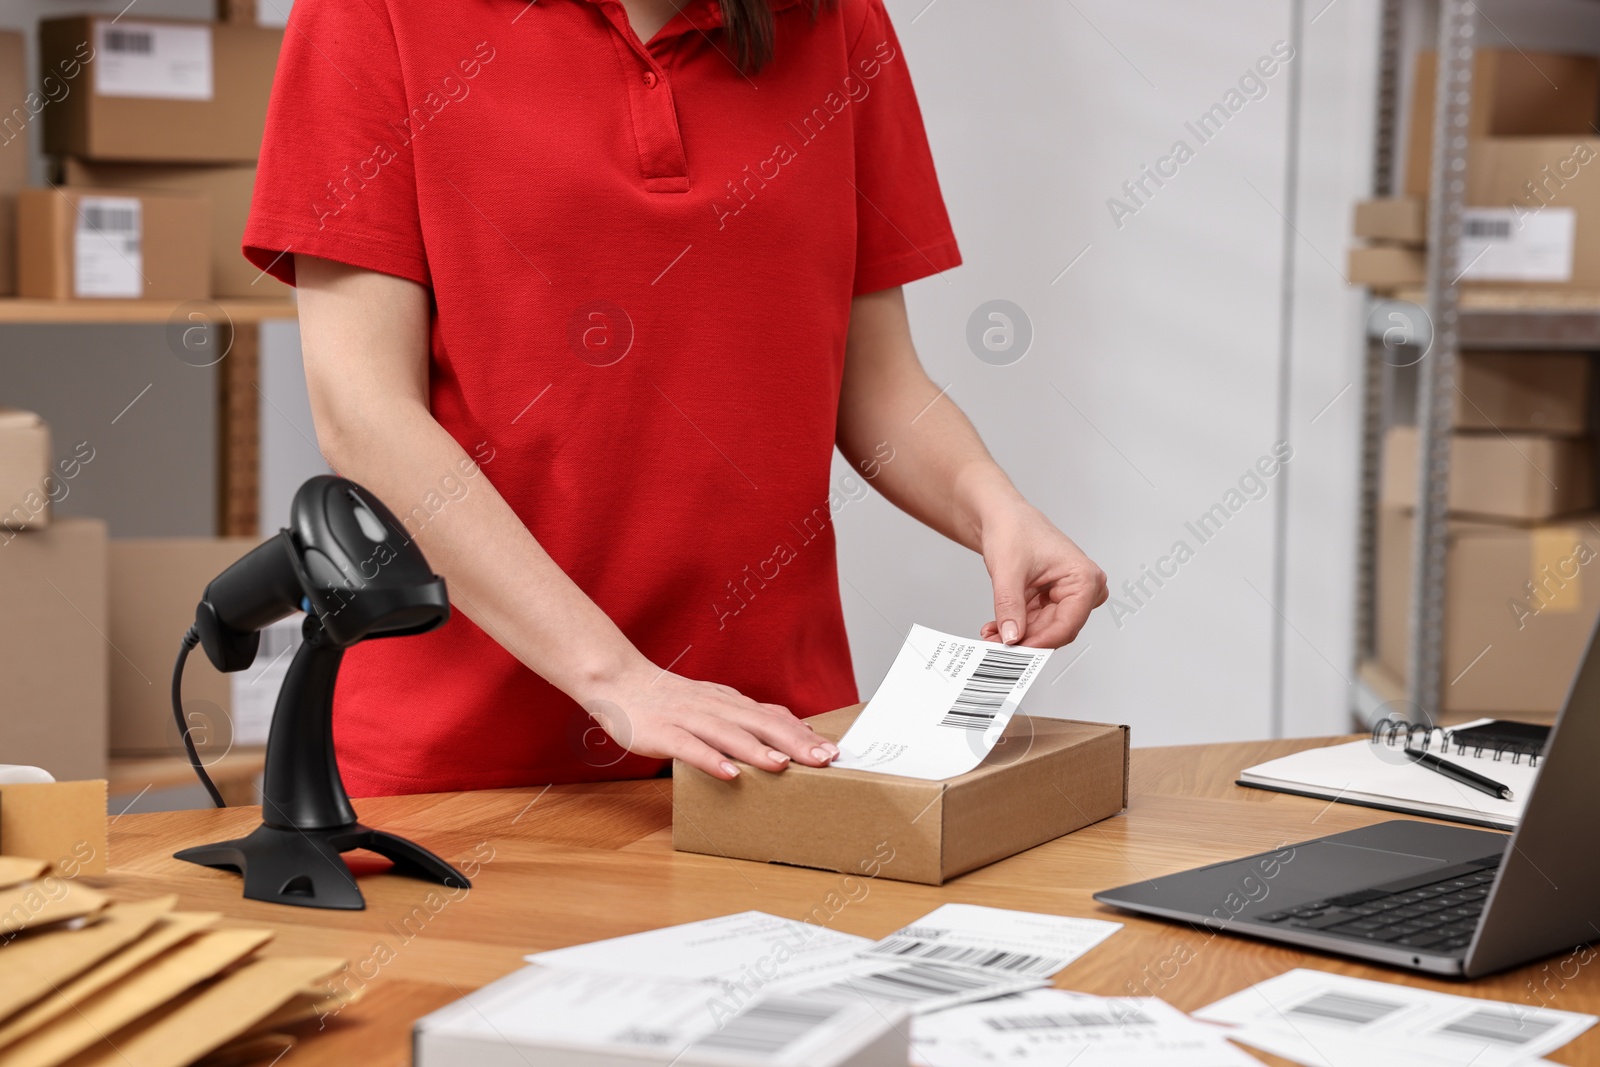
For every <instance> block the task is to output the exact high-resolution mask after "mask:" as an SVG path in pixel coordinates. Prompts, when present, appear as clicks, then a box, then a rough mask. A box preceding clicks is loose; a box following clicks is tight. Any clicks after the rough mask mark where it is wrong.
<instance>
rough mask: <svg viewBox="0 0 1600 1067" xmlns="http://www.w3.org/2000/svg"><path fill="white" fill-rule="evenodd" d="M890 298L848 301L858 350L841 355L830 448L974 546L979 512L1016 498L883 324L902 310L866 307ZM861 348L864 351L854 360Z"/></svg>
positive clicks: (912, 509) (963, 421) (905, 340)
mask: <svg viewBox="0 0 1600 1067" xmlns="http://www.w3.org/2000/svg"><path fill="white" fill-rule="evenodd" d="M898 299H899V293H898V290H891V291H889V292H886V293H874V294H871V295H870V296H866V297H860V298H858V299H857V309H858V311H857V314H856V316H855V319H854V321H853V322H852V329H851V337H850V346H851V348H852V349H857V350H858V351H854V352H851V353H850V354H848V355H847V357H846V367H847V370H846V375H845V381H844V389H843V393H842V395H841V398H840V402H839V423H838V429H837V441H838V445H839V450H840V452H841V453H842V454H843V455H844V457H845V458H846V459H847V460H849V461H850V464H851V466H852V467H854V468H855V469H856V470H858V471H860V472H862V474H863V475H864V476H866V477H868V478H870V480H871V481H872V484H873V485H874V487H876V488H877V490H878V491H879V492H880V493H882V494H883V495H884V497H885V498H887V499H888V500H889V501H890V503H892V504H894V505H895V506H896V507H898V508H900V509H901V510H902V511H905V512H906V513H907V514H909V515H911V516H912V517H913V518H915V519H917V520H919V521H920V522H923V523H925V524H926V525H928V526H930V527H932V528H933V529H935V530H937V531H938V532H939V533H941V534H944V535H945V536H946V537H949V538H950V539H951V540H953V541H956V542H957V543H959V544H962V545H965V546H966V547H967V548H970V549H973V550H974V551H979V550H981V540H982V531H983V522H984V519H985V517H986V516H990V515H993V514H995V513H997V512H999V511H1003V510H1006V509H1012V508H1016V507H1022V506H1026V503H1025V501H1023V499H1022V497H1021V495H1020V494H1019V493H1018V492H1017V490H1016V488H1015V487H1014V486H1013V485H1012V484H1011V480H1010V479H1009V478H1007V477H1006V474H1005V472H1004V471H1003V470H1001V469H1000V466H999V465H998V464H997V463H995V461H994V459H993V457H991V456H990V455H989V451H988V449H986V448H985V447H984V445H983V441H982V439H981V438H979V436H978V431H977V430H976V429H975V428H974V427H973V425H972V423H971V421H970V420H968V418H967V417H966V415H965V414H963V413H962V411H961V409H960V408H959V407H957V406H956V404H955V402H954V401H953V400H951V399H950V397H949V396H948V395H945V394H943V393H941V391H940V388H939V386H937V385H936V384H934V382H933V381H932V380H931V379H930V378H929V377H928V375H927V373H926V372H925V371H923V369H922V365H921V363H920V362H919V361H918V360H917V356H916V352H915V350H914V349H912V347H911V341H910V336H909V334H908V333H906V332H904V331H903V330H899V329H895V328H893V324H894V323H895V321H896V319H897V318H899V317H900V316H901V315H903V312H900V311H899V309H897V308H894V307H892V306H891V307H889V308H887V309H885V308H881V307H874V306H873V305H874V304H875V303H876V302H879V301H890V302H891V305H892V303H894V302H897V301H898ZM879 311H886V312H887V313H886V314H883V315H881V316H880V315H879V314H877V312H879ZM880 319H881V320H882V322H883V324H884V325H882V326H880V325H879V321H880ZM866 346H871V347H872V352H871V358H855V357H859V356H861V355H864V354H866V353H864V352H862V351H859V349H862V348H865V347H866ZM886 348H888V349H892V350H891V351H885V349H886ZM890 450H892V452H891V451H890ZM886 455H892V456H893V458H892V459H891V460H888V461H887V462H885V461H884V459H883V457H884V456H886Z"/></svg>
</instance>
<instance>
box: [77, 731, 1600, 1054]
mask: <svg viewBox="0 0 1600 1067" xmlns="http://www.w3.org/2000/svg"><path fill="white" fill-rule="evenodd" d="M1326 743H1328V739H1320V740H1319V739H1301V740H1293V741H1263V742H1247V743H1233V744H1216V745H1194V746H1184V747H1173V748H1146V749H1135V750H1134V752H1133V756H1132V769H1131V775H1132V780H1131V783H1130V801H1129V807H1128V810H1127V811H1126V812H1124V813H1123V814H1122V815H1119V816H1116V817H1114V818H1112V819H1108V820H1106V821H1104V822H1101V823H1097V824H1095V825H1093V826H1089V827H1086V828H1085V829H1083V830H1080V831H1078V832H1077V833H1074V834H1070V835H1068V836H1066V837H1063V838H1059V839H1057V840H1055V841H1052V842H1049V843H1047V844H1044V845H1040V846H1039V847H1037V848H1034V849H1031V850H1029V851H1028V852H1025V853H1022V854H1021V855H1018V856H1013V857H1011V858H1010V859H1006V860H1002V861H1001V862H999V863H996V864H993V865H991V866H989V867H985V868H983V869H981V870H978V871H974V872H972V873H971V874H968V875H965V876H963V877H961V878H957V879H955V880H954V881H951V882H948V883H946V884H945V885H943V886H937V887H935V886H925V885H912V884H909V883H904V882H894V881H889V880H887V879H884V878H879V879H876V880H874V881H872V882H870V883H868V889H867V891H866V892H865V893H864V894H863V893H862V892H861V890H860V888H859V885H857V886H856V887H855V888H854V889H852V890H850V891H849V897H848V898H847V897H845V896H844V893H845V891H846V889H845V887H842V886H841V880H842V876H841V875H839V874H833V873H829V872H825V871H812V870H804V869H801V868H796V867H784V866H777V865H768V864H759V863H749V862H745V861H742V860H731V859H724V858H721V857H717V856H703V855H696V854H691V853H683V852H674V851H673V850H672V783H671V781H670V780H666V779H656V780H649V781H636V782H610V783H603V784H595V785H557V786H546V787H535V788H528V789H503V790H492V791H486V792H478V793H444V794H430V795H422V796H411V797H390V798H382V799H370V800H362V801H357V802H356V809H357V811H358V812H359V814H360V816H361V818H362V821H363V822H365V823H366V824H368V825H370V826H374V827H378V828H382V829H386V830H390V831H392V832H395V833H399V834H403V835H406V836H408V837H411V838H412V839H414V840H415V841H417V842H418V843H420V844H422V845H423V846H424V847H427V848H429V849H432V850H433V851H435V852H437V853H438V854H440V855H442V856H444V857H445V858H447V859H451V860H455V861H459V862H463V863H465V862H468V861H472V860H476V861H477V863H478V865H479V866H478V869H477V874H476V875H475V877H474V879H473V888H472V890H471V891H470V892H468V893H467V894H466V895H464V896H458V897H457V898H456V899H454V900H447V899H445V898H443V897H441V896H440V895H439V894H438V892H437V887H434V886H431V885H429V884H427V883H423V882H418V881H412V880H409V879H405V878H399V877H393V876H389V875H384V874H381V873H379V871H380V868H381V866H382V863H381V861H376V860H372V861H370V862H366V863H363V861H362V858H361V857H359V856H356V857H355V858H353V861H352V862H353V865H354V866H355V867H356V868H357V873H358V876H360V877H361V887H362V890H363V892H364V893H365V894H366V898H367V909H366V910H365V911H360V912H334V911H320V910H315V909H301V908H287V907H280V906H275V905H270V904H264V903H259V902H256V901H248V900H244V899H243V898H242V897H241V896H240V883H239V879H238V877H237V876H236V875H232V874H228V873H225V872H219V871H210V870H206V869H204V868H200V867H195V866H193V865H191V864H187V863H180V862H178V861H177V860H174V859H172V858H171V853H172V852H173V851H174V850H175V849H177V848H180V847H185V846H188V845H194V844H203V843H206V842H210V841H215V840H219V839H223V838H229V837H235V836H240V835H243V834H245V833H247V832H249V831H250V830H251V829H253V828H254V827H255V825H256V824H257V822H258V820H259V817H260V813H259V809H256V808H234V809H227V810H223V811H216V810H206V811H189V812H167V813H161V814H151V815H124V816H120V817H118V818H116V819H115V820H114V821H113V823H112V826H111V873H110V874H109V875H106V876H103V877H96V878H88V879H86V881H89V882H90V883H91V884H93V885H95V886H97V887H103V888H106V889H109V890H111V891H112V893H113V895H114V896H116V897H118V898H119V899H125V900H133V899H140V898H144V897H149V896H155V895H158V894H161V893H168V892H176V893H178V894H179V896H180V899H181V906H182V907H183V908H186V909H191V910H207V911H220V912H222V913H223V914H224V915H225V916H226V917H227V921H228V923H229V924H231V925H239V926H255V927H267V928H271V929H273V930H274V931H276V937H275V938H274V939H273V941H272V942H271V943H270V945H269V946H268V949H267V951H268V952H271V953H278V954H299V955H320V956H326V955H341V956H347V957H348V958H349V959H350V960H351V973H350V975H349V976H347V983H346V984H347V985H349V986H351V987H361V988H362V990H363V993H364V995H363V997H362V998H361V999H360V1000H358V1001H356V1002H355V1003H354V1004H352V1005H350V1006H349V1007H347V1008H345V1009H344V1010H343V1011H342V1012H340V1013H339V1015H338V1017H336V1018H334V1019H333V1020H331V1021H330V1022H329V1023H328V1025H327V1026H326V1027H325V1028H324V1029H322V1030H321V1031H320V1032H319V1031H318V1029H317V1027H316V1026H314V1025H312V1026H310V1027H309V1028H306V1029H302V1031H301V1033H302V1036H303V1040H302V1043H301V1045H300V1047H298V1048H297V1049H296V1050H295V1052H294V1054H293V1059H294V1062H295V1064H296V1067H320V1065H323V1064H328V1065H336V1064H347V1063H356V1062H359V1063H362V1064H374V1065H380V1067H391V1065H402V1064H406V1063H408V1062H409V1047H408V1040H409V1030H410V1024H411V1022H412V1021H413V1020H414V1019H415V1018H417V1017H418V1016H421V1015H424V1014H426V1013H427V1012H429V1011H432V1010H433V1009H434V1008H437V1007H439V1006H441V1005H443V1004H445V1003H448V1002H449V1001H451V1000H454V999H456V998H457V997H459V996H461V995H463V994H465V993H468V992H470V991H471V990H472V989H474V988H476V987H477V986H480V985H483V984H484V983H486V982H489V981H491V980H493V979H495V978H498V977H500V976H501V975H504V974H506V973H508V972H510V971H512V970H515V969H516V968H517V967H519V966H521V964H522V956H523V955H524V954H525V953H528V952H535V951H542V950H546V949H553V948H560V947H563V946H567V945H575V944H579V943H582V942H586V941H593V940H597V939H600V938H606V937H615V936H618V935H621V934H628V933H635V932H638V931H641V930H648V929H653V928H656V927H661V926H668V925H672V924H674V923H681V922H689V921H692V920H695V919H705V918H709V917H712V916H716V915H725V914H729V913H731V912H738V911H745V910H749V909H757V910H761V911H767V912H772V913H774V914H777V915H783V916H788V917H790V918H796V919H799V918H804V917H806V916H808V915H811V914H812V913H813V912H815V911H816V909H817V908H818V905H819V904H820V905H824V907H825V908H827V910H829V911H833V915H834V917H833V920H832V922H831V923H830V926H831V927H832V928H833V929H837V930H842V931H845V932H847V933H852V934H860V935H863V936H867V937H872V938H879V937H882V936H884V935H886V934H888V933H890V932H891V931H893V930H895V929H898V928H899V927H901V926H903V925H905V924H907V923H909V922H910V921H912V920H914V919H916V918H919V917H920V916H922V915H924V914H926V913H927V912H929V911H931V910H932V909H933V908H935V907H937V906H938V905H940V904H943V903H947V902H962V903H972V904H987V905H993V906H995V907H1003V908H1015V909H1020V910H1026V911H1040V912H1051V913H1055V914H1060V915H1075V916H1084V917H1093V918H1104V919H1114V920H1116V921H1118V922H1122V923H1124V924H1125V926H1124V928H1123V929H1122V930H1121V931H1119V932H1118V933H1117V934H1115V935H1114V936H1113V937H1112V938H1111V939H1109V940H1108V941H1106V942H1104V943H1103V944H1101V945H1100V946H1098V947H1097V948H1095V949H1093V950H1092V951H1090V952H1089V953H1088V954H1087V955H1085V956H1084V957H1083V958H1081V959H1079V960H1077V961H1076V962H1074V963H1073V964H1072V965H1071V966H1069V967H1068V968H1067V969H1066V970H1064V971H1062V972H1061V973H1060V974H1059V975H1057V976H1056V979H1055V984H1056V985H1058V986H1060V987H1062V988H1065V989H1072V990H1077V991H1080V992H1085V993H1095V994H1100V995H1107V996H1117V995H1121V996H1131V995H1140V996H1148V995H1154V996H1160V997H1162V998H1163V999H1165V1000H1167V1001H1168V1002H1170V1003H1171V1004H1173V1005H1175V1006H1176V1007H1178V1008H1181V1009H1184V1010H1187V1011H1192V1010H1195V1009H1197V1008H1200V1007H1203V1006H1204V1005H1206V1004H1209V1003H1211V1002H1212V1001H1215V1000H1217V999H1219V998H1221V997H1223V996H1226V995H1228V994H1231V993H1235V992H1238V991H1239V990H1241V989H1243V988H1245V987H1246V986H1249V985H1251V984H1253V983H1255V982H1259V981H1262V980H1264V979H1267V978H1271V977H1273V976H1274V975H1277V974H1281V973H1282V972H1284V971H1287V970H1290V969H1292V968H1295V967H1309V968H1315V969H1318V970H1323V971H1331V972H1339V973H1343V974H1350V975H1356V976H1359V977H1364V978H1375V979H1380V980H1383V981H1390V982H1398V983H1403V984H1407V985H1415V986H1422V987H1426V988H1431V989H1438V990H1442V991H1445V992H1450V993H1456V994H1460V995H1463V996H1478V997H1490V998H1494V999H1498V1000H1503V1001H1509V1002H1512V1003H1516V1004H1527V1005H1529V1006H1530V1007H1533V1006H1537V1005H1539V1004H1541V1003H1542V1004H1543V1005H1545V1006H1547V1007H1553V1008H1560V1009H1564V1010H1569V1011H1581V1012H1590V1013H1597V1014H1600V969H1588V970H1582V971H1580V972H1579V973H1578V974H1577V975H1576V976H1575V977H1572V976H1567V977H1566V978H1565V980H1563V978H1562V976H1560V975H1559V974H1558V973H1557V972H1556V970H1555V969H1554V964H1555V962H1556V960H1554V959H1552V960H1549V961H1540V962H1537V963H1534V964H1532V965H1530V966H1528V967H1525V968H1522V969H1520V970H1516V971H1511V972H1507V973H1505V974H1501V975H1496V976H1493V977H1490V978H1485V979H1480V980H1478V981H1475V982H1452V981H1447V980H1438V979H1432V978H1427V977H1424V976H1421V975H1412V974H1408V973H1406V972H1403V971H1397V970H1390V969H1386V968H1381V967H1375V966H1366V965H1363V964H1360V963H1357V962H1355V961H1350V960H1344V959H1341V958H1339V957H1335V956H1328V955H1323V954H1320V953H1316V952H1309V951H1304V950H1300V949H1295V948H1290V947H1284V946H1277V945H1271V944H1268V943H1265V942H1258V941H1251V940H1247V939H1244V938H1238V937H1234V936H1231V935H1226V934H1224V935H1218V936H1216V937H1210V936H1208V935H1207V934H1206V933H1204V932H1197V931H1196V930H1194V929H1193V928H1191V927H1188V926H1185V925H1181V924H1176V923H1165V922H1158V921H1153V920H1146V919H1141V918H1137V917H1134V916H1130V915H1126V914H1123V913H1120V912H1116V911H1114V910H1113V909H1109V908H1106V907H1103V906H1101V905H1099V904H1096V903H1095V902H1094V901H1093V900H1092V899H1090V898H1091V895H1092V894H1093V893H1095V892H1096V891H1098V890H1101V889H1105V888H1109V887H1111V886H1116V885H1122V884H1124V883H1127V882H1132V881H1136V880H1139V879H1141V878H1147V877H1151V876H1154V875H1159V874H1163V873H1168V872H1172V871H1177V870H1183V869H1185V868H1188V867H1193V866H1198V865H1200V864H1204V863H1212V862H1217V861H1220V860H1227V859H1234V858H1237V857H1240V856H1244V855H1249V854H1251V853H1255V852H1262V851H1266V850H1269V849H1274V848H1277V847H1279V846H1281V845H1283V844H1285V843H1294V842H1297V841H1302V840H1305V839H1307V838H1312V837H1318V836H1321V835H1324V834H1331V833H1337V832H1338V831H1341V830H1349V829H1353V828H1355V827H1358V826H1364V825H1367V824H1369V823H1373V822H1378V821H1382V820H1384V819H1389V818H1395V816H1394V815H1391V814H1389V813H1385V812H1380V811H1374V810H1371V809H1367V808H1361V807H1355V806H1352V805H1347V804H1331V803H1328V802H1325V801H1321V800H1313V799H1309V798H1305V797H1295V796H1288V795H1285V794H1280V793H1271V792H1265V791H1261V790H1255V789H1246V788H1242V787H1239V786H1236V785H1234V784H1233V781H1234V778H1235V776H1236V775H1237V773H1238V771H1239V770H1240V769H1241V768H1243V767H1248V766H1251V765H1252V764H1255V763H1259V762H1262V761H1264V760H1267V759H1272V758H1274V757H1276V756H1281V755H1286V754H1288V753H1289V752H1293V751H1297V750H1299V749H1303V748H1309V747H1313V746H1316V745H1319V744H1326ZM829 894H835V895H834V896H833V897H832V898H830V897H829ZM841 901H842V904H841ZM825 902H829V903H825ZM835 909H836V910H835ZM1185 949H1187V951H1185ZM1184 956H1189V957H1192V958H1189V959H1188V960H1187V962H1185V963H1183V965H1182V966H1176V965H1174V963H1173V960H1174V958H1175V957H1178V958H1182V957H1184ZM1547 964H1549V965H1550V966H1551V969H1550V970H1549V971H1548V972H1547V971H1546V966H1547ZM1536 990H1537V993H1536ZM1549 1058H1550V1059H1551V1060H1553V1061H1555V1062H1558V1063H1566V1064H1600V1027H1597V1028H1595V1029H1592V1030H1590V1031H1589V1032H1587V1033H1586V1034H1584V1035H1583V1036H1582V1037H1580V1038H1579V1039H1578V1040H1577V1041H1575V1042H1573V1043H1572V1044H1570V1045H1568V1046H1566V1047H1565V1048H1563V1049H1561V1050H1560V1051H1558V1052H1556V1053H1554V1054H1553V1055H1552V1056H1551V1057H1549ZM1262 1059H1263V1060H1264V1062H1267V1063H1283V1062H1285V1061H1281V1060H1273V1059H1270V1058H1268V1057H1264V1056H1263V1057H1262Z"/></svg>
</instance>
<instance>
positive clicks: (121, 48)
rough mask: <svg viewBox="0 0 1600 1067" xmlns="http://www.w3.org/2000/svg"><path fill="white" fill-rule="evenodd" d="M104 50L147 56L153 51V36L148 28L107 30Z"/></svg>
mask: <svg viewBox="0 0 1600 1067" xmlns="http://www.w3.org/2000/svg"><path fill="white" fill-rule="evenodd" d="M105 40H106V51H108V52H128V53H131V54H133V55H139V56H147V55H149V54H150V53H151V52H153V51H155V43H156V42H155V38H154V37H153V36H151V34H150V32H149V31H148V30H107V31H106V37H105Z"/></svg>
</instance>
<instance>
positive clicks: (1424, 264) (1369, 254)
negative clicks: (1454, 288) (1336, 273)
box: [1346, 245, 1428, 289]
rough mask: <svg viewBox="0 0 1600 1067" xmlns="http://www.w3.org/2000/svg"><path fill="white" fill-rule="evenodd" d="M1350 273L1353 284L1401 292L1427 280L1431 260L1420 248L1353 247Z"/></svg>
mask: <svg viewBox="0 0 1600 1067" xmlns="http://www.w3.org/2000/svg"><path fill="white" fill-rule="evenodd" d="M1346 273H1347V275H1348V277H1349V279H1350V284H1352V285H1366V286H1370V287H1371V288H1374V289H1398V288H1399V287H1401V286H1404V285H1421V284H1423V283H1424V282H1425V281H1427V277H1428V260H1427V257H1426V255H1425V254H1424V253H1423V251H1422V249H1420V248H1405V247H1402V246H1400V245H1371V246H1369V247H1366V248H1352V249H1351V250H1350V257H1349V260H1348V266H1347V267H1346Z"/></svg>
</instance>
